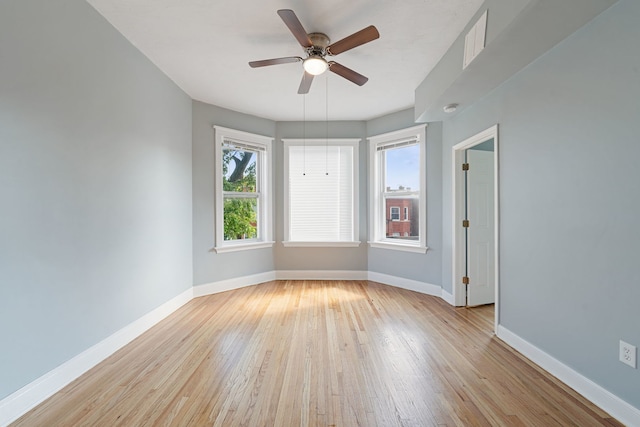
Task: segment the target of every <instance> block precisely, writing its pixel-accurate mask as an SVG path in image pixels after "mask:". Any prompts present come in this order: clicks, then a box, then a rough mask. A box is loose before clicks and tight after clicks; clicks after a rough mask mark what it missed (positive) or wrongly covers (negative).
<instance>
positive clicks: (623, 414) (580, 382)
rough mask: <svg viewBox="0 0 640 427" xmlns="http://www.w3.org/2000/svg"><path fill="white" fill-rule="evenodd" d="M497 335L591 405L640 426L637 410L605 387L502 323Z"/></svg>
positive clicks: (639, 411) (639, 413) (625, 423)
mask: <svg viewBox="0 0 640 427" xmlns="http://www.w3.org/2000/svg"><path fill="white" fill-rule="evenodd" d="M496 335H497V336H498V338H500V339H501V340H503V341H504V342H506V343H507V344H509V345H510V346H511V347H513V348H515V349H516V350H518V351H519V352H520V353H522V354H523V355H525V356H526V357H527V358H529V359H530V360H531V361H533V362H534V363H535V364H536V365H538V366H540V367H541V368H542V369H544V370H546V371H548V372H549V373H550V374H551V375H553V376H555V377H556V378H558V379H559V380H560V381H562V382H563V383H565V384H567V385H568V386H569V387H571V388H572V389H574V390H575V391H577V392H578V393H580V394H581V395H583V396H584V397H585V398H587V399H588V400H589V401H591V402H592V403H593V404H594V405H597V406H598V407H600V408H602V409H603V410H604V411H606V412H608V413H609V415H611V416H612V417H614V418H615V419H617V420H618V421H620V422H621V423H623V424H624V425H626V426H628V427H640V409H638V408H635V407H634V406H632V405H630V404H629V403H627V402H625V401H624V400H622V399H620V398H619V397H618V396H615V395H614V394H613V393H611V392H609V391H607V390H605V389H604V388H602V387H601V386H599V385H598V384H596V383H594V382H593V381H591V380H590V379H588V378H586V377H585V376H583V375H582V374H580V373H578V372H576V371H574V370H573V369H571V368H570V367H568V366H567V365H565V364H563V363H562V362H560V361H559V360H557V359H555V358H553V357H552V356H550V355H548V354H547V353H545V352H544V351H542V350H540V349H539V348H538V347H536V346H534V345H533V344H531V343H529V342H528V341H526V340H524V339H522V338H520V337H519V336H518V335H516V334H514V333H513V332H511V331H510V330H508V329H507V328H505V327H504V326H502V325H499V326H498V330H497V334H496Z"/></svg>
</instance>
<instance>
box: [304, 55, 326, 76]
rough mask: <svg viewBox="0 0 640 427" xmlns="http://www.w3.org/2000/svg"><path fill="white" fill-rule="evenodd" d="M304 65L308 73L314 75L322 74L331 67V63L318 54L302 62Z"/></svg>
mask: <svg viewBox="0 0 640 427" xmlns="http://www.w3.org/2000/svg"><path fill="white" fill-rule="evenodd" d="M302 67H303V68H304V70H305V71H306V72H307V73H309V74H312V75H314V76H319V75H320V74H322V73H324V72H325V71H327V69H328V68H329V64H327V61H325V59H324V58H323V57H321V56H318V55H311V56H309V57H308V58H307V59H305V60H304V61H303V62H302Z"/></svg>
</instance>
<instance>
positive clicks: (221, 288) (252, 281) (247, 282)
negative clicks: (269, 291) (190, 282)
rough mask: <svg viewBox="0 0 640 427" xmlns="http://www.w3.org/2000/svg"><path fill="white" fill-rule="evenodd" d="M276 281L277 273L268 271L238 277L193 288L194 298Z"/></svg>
mask: <svg viewBox="0 0 640 427" xmlns="http://www.w3.org/2000/svg"><path fill="white" fill-rule="evenodd" d="M272 280H276V272H275V271H267V272H265V273H258V274H252V275H249V276H242V277H236V278H233V279H227V280H220V281H218V282H212V283H207V284H204V285H196V286H194V287H193V297H194V298H197V297H202V296H205V295H212V294H217V293H220V292H226V291H232V290H234V289H240V288H244V287H246V286H253V285H257V284H259V283H264V282H270V281H272Z"/></svg>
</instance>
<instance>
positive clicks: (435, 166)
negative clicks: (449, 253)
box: [367, 109, 442, 286]
mask: <svg viewBox="0 0 640 427" xmlns="http://www.w3.org/2000/svg"><path fill="white" fill-rule="evenodd" d="M413 116H414V111H413V109H409V110H404V111H400V112H397V113H393V114H389V115H387V116H383V117H380V118H378V119H375V120H371V121H369V122H367V136H373V135H379V134H382V133H386V132H391V131H394V130H398V129H403V128H407V127H410V126H415V125H416V123H415V122H414V119H413ZM426 151H427V152H426V165H427V171H426V172H427V182H426V185H427V212H426V215H427V246H428V247H429V250H428V251H427V253H426V254H417V253H412V252H402V251H396V250H390V249H381V248H369V253H368V265H369V271H374V272H377V273H383V274H389V275H392V276H397V277H402V278H405V279H411V280H417V281H420V282H425V283H430V284H433V285H437V286H440V283H441V281H442V163H441V160H442V123H440V122H438V123H429V125H428V126H427V150H426ZM367 194H368V193H367Z"/></svg>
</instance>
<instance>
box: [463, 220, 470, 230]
mask: <svg viewBox="0 0 640 427" xmlns="http://www.w3.org/2000/svg"><path fill="white" fill-rule="evenodd" d="M462 226H463V227H464V228H469V220H468V219H463V220H462Z"/></svg>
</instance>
